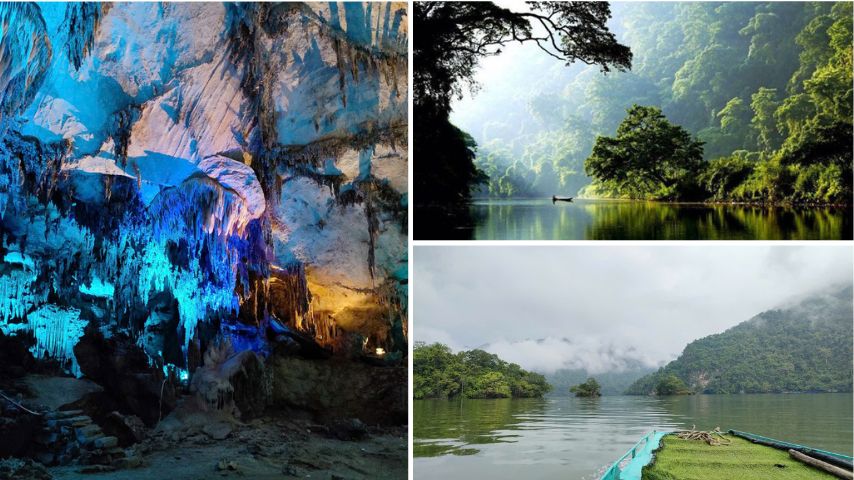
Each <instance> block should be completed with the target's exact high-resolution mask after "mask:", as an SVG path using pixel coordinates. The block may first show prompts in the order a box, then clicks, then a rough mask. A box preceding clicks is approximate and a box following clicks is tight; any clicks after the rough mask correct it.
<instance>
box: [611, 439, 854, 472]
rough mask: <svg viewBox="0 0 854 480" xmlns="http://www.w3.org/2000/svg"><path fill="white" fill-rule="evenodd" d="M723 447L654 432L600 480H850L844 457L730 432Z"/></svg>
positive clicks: (849, 466)
mask: <svg viewBox="0 0 854 480" xmlns="http://www.w3.org/2000/svg"><path fill="white" fill-rule="evenodd" d="M718 436H719V437H720V439H721V444H718V445H710V444H709V443H707V442H705V441H702V440H689V439H683V438H679V437H678V436H677V435H676V432H667V431H664V432H662V431H652V432H650V433H648V434H647V435H645V436H644V437H643V438H641V439H640V441H638V443H637V444H635V445H634V446H633V447H632V448H631V449H630V450H629V451H628V452H626V454H625V455H623V456H622V457H620V459H618V460H617V461H616V462H614V464H613V465H612V466H611V467H610V468H609V469H608V470H606V471H605V473H604V474H603V475H602V477H601V480H732V479H743V480H766V479H767V480H772V479H773V480H812V479H815V480H822V479H828V480H832V479H834V478H852V476H851V475H852V474H851V470H852V458H851V457H850V456H847V455H842V454H839V453H834V452H829V451H826V450H821V449H816V448H811V447H806V446H804V445H798V444H796V443H790V442H784V441H780V440H775V439H773V438H768V437H763V436H761V435H756V434H752V433H748V432H741V431H738V430H729V431H728V432H727V433H725V434H721V435H718Z"/></svg>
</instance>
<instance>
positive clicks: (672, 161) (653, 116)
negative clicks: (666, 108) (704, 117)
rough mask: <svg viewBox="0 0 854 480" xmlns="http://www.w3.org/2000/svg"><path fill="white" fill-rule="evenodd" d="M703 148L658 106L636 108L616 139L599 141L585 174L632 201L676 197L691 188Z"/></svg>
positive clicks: (630, 111)
mask: <svg viewBox="0 0 854 480" xmlns="http://www.w3.org/2000/svg"><path fill="white" fill-rule="evenodd" d="M702 161H703V144H702V142H698V141H696V140H694V139H693V138H692V136H691V134H690V133H688V132H687V131H686V130H685V129H684V128H682V127H680V126H678V125H673V124H672V123H670V122H669V121H667V119H666V118H665V117H664V115H663V114H662V113H661V109H660V108H657V107H643V106H639V105H634V106H632V107H631V108H630V109H629V110H628V115H626V118H625V119H624V120H623V121H622V123H620V126H619V127H617V136H616V137H614V138H612V137H598V138H597V139H596V143H595V144H594V145H593V152H592V154H591V155H590V157H589V158H588V159H587V160H586V161H585V163H584V168H585V171H586V172H587V174H588V175H590V176H591V177H593V178H594V179H596V180H598V181H599V182H600V183H601V184H603V185H606V186H608V187H613V188H615V189H617V190H619V191H620V192H626V193H628V194H629V195H630V196H632V197H634V198H650V197H654V198H677V197H679V196H683V195H684V193H685V192H686V191H689V190H690V189H691V188H692V184H693V182H694V181H695V178H696V175H697V173H698V172H699V171H700V169H701V167H702Z"/></svg>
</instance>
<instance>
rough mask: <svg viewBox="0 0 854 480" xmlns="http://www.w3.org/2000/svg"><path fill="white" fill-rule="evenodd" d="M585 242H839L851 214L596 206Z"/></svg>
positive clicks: (591, 206) (697, 206) (846, 231)
mask: <svg viewBox="0 0 854 480" xmlns="http://www.w3.org/2000/svg"><path fill="white" fill-rule="evenodd" d="M584 209H585V210H586V211H587V213H588V214H589V215H590V217H591V218H592V223H591V224H590V225H589V226H588V228H587V230H586V232H585V237H586V238H588V239H597V240H605V239H627V238H628V239H663V240H680V239H686V240H693V239H703V240H720V239H745V240H753V239H766V240H797V239H840V238H851V219H850V216H851V213H850V209H833V208H810V209H799V208H788V207H770V208H769V207H763V206H753V205H705V204H668V203H657V202H619V201H616V202H595V203H590V204H586V205H585V206H584Z"/></svg>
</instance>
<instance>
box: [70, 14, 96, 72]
mask: <svg viewBox="0 0 854 480" xmlns="http://www.w3.org/2000/svg"><path fill="white" fill-rule="evenodd" d="M100 21H101V3H99V2H79V3H69V4H68V5H67V6H66V9H65V20H64V23H63V26H64V28H65V30H66V31H67V32H68V37H67V38H68V39H67V40H66V42H65V52H66V54H67V55H68V59H69V60H70V61H71V64H72V65H74V69H75V70H80V65H81V64H82V63H83V59H84V58H86V56H87V55H88V54H89V52H90V50H92V46H93V45H94V44H95V34H96V32H97V31H98V24H99V23H100Z"/></svg>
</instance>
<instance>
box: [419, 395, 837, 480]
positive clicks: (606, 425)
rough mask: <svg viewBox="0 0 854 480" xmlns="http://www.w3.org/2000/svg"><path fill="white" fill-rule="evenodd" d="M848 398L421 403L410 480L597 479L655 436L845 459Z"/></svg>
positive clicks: (711, 397)
mask: <svg viewBox="0 0 854 480" xmlns="http://www.w3.org/2000/svg"><path fill="white" fill-rule="evenodd" d="M851 399H852V396H851V394H835V393H834V394H793V395H694V396H690V397H671V398H649V397H602V398H599V399H576V398H545V399H520V400H509V399H502V400H465V401H460V400H456V401H453V400H452V401H445V400H418V401H415V403H414V413H415V424H414V435H415V449H414V453H415V457H416V458H415V478H417V479H419V480H425V479H440V480H451V479H473V478H488V479H491V480H500V479H508V480H509V479H514V480H516V479H519V478H524V479H558V478H560V479H584V480H587V479H598V478H599V475H601V474H602V473H603V472H604V470H605V469H606V468H607V467H608V466H610V464H611V463H613V462H614V461H615V460H616V459H617V458H619V457H620V456H621V455H622V454H624V453H625V452H626V451H628V449H629V448H631V447H632V445H634V444H635V443H636V442H637V441H638V440H639V439H640V438H641V437H642V436H643V435H644V434H645V433H647V432H649V431H650V430H652V429H656V428H657V429H678V428H690V427H691V425H693V424H696V426H697V428H702V429H705V430H709V429H712V428H715V427H717V426H720V427H721V429H724V430H725V429H730V428H732V429H736V430H743V431H748V432H752V433H757V434H760V435H765V436H768V437H771V438H777V439H780V440H787V441H790V442H795V443H800V444H803V445H809V446H812V447H816V448H823V449H827V450H831V451H834V452H838V453H844V454H847V455H851V452H852V414H851V411H852V410H851V409H852V401H851Z"/></svg>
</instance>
